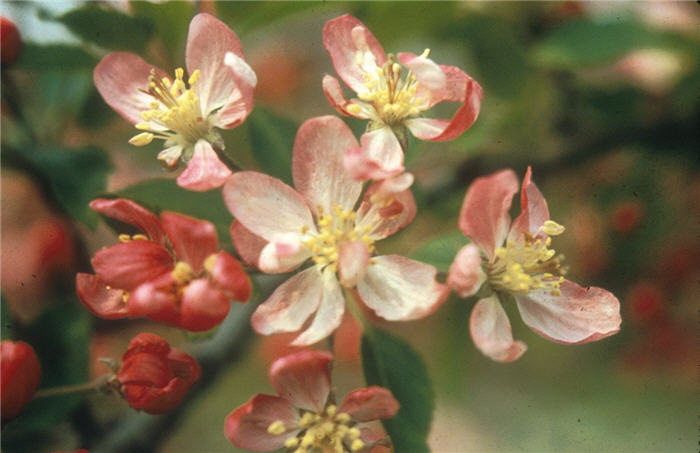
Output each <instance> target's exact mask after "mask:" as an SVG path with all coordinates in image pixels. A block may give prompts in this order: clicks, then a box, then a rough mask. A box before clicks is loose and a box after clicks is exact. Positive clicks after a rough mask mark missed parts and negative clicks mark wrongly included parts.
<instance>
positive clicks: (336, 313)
mask: <svg viewBox="0 0 700 453" xmlns="http://www.w3.org/2000/svg"><path fill="white" fill-rule="evenodd" d="M321 278H322V281H323V294H322V296H321V304H320V305H319V307H318V310H316V314H315V315H314V317H313V320H312V321H311V325H310V326H309V327H308V328H307V329H306V330H305V331H303V332H302V333H301V335H299V336H298V337H296V338H295V339H294V341H292V342H291V343H290V344H291V345H292V346H308V345H311V344H314V343H316V342H318V341H321V340H323V339H324V338H326V337H327V336H328V335H330V334H331V333H333V331H334V330H335V329H337V328H338V326H340V323H341V322H342V320H343V313H344V312H345V298H344V297H343V291H342V289H341V288H340V284H339V283H338V279H337V278H336V276H335V272H332V271H330V270H329V269H326V270H325V271H324V272H323V275H322V277H321Z"/></svg>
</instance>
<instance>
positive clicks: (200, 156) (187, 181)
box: [177, 140, 231, 192]
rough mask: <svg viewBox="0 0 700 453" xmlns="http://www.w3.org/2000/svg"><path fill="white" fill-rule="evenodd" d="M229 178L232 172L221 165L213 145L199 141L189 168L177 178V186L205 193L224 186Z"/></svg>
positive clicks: (188, 164)
mask: <svg viewBox="0 0 700 453" xmlns="http://www.w3.org/2000/svg"><path fill="white" fill-rule="evenodd" d="M229 176H231V170H229V169H228V167H226V165H224V164H223V163H221V161H220V160H219V157H218V156H217V155H216V152H215V151H214V149H213V148H212V147H211V143H209V142H208V141H206V140H199V141H198V142H197V143H196V144H195V145H194V154H192V159H190V161H189V162H188V163H187V168H186V169H185V170H184V171H183V172H182V173H180V176H178V177H177V184H178V185H179V186H180V187H183V188H185V189H189V190H194V191H198V192H203V191H205V190H211V189H216V188H217V187H221V186H223V185H224V183H225V182H226V180H227V179H228V177H229Z"/></svg>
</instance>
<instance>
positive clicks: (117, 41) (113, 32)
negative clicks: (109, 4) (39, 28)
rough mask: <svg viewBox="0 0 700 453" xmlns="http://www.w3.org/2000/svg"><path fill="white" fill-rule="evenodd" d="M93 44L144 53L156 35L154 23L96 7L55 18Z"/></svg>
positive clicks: (69, 12) (79, 9)
mask: <svg viewBox="0 0 700 453" xmlns="http://www.w3.org/2000/svg"><path fill="white" fill-rule="evenodd" d="M54 20H56V21H57V22H60V23H62V24H63V25H65V26H66V27H68V29H69V30H70V31H72V32H73V33H75V34H76V35H78V36H79V37H80V38H82V39H84V40H85V41H88V42H90V43H93V44H96V45H98V46H100V47H104V48H105V49H111V50H133V51H139V50H143V49H144V48H145V47H146V44H148V41H149V40H150V39H151V36H152V35H153V28H154V27H153V25H152V24H151V22H150V21H148V20H146V19H143V18H139V17H131V16H129V15H127V14H124V13H121V12H119V11H116V10H108V9H104V8H100V7H98V6H95V5H86V6H84V7H82V8H78V9H74V10H72V11H68V12H67V13H65V14H63V15H61V16H59V17H56V18H54Z"/></svg>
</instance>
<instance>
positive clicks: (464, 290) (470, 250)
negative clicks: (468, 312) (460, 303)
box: [447, 244, 486, 297]
mask: <svg viewBox="0 0 700 453" xmlns="http://www.w3.org/2000/svg"><path fill="white" fill-rule="evenodd" d="M485 280H486V274H485V273H484V271H483V269H481V252H480V251H479V247H477V246H476V245H474V244H467V245H465V246H464V247H462V249H461V250H460V251H459V253H457V256H456V257H455V260H454V262H453V263H452V265H451V266H450V272H449V274H448V275H447V285H448V286H449V287H450V289H452V290H453V291H455V292H456V293H457V294H459V296H460V297H469V296H472V295H474V294H476V292H477V291H478V290H479V288H481V285H482V284H483V283H484V281H485Z"/></svg>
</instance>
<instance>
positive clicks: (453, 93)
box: [416, 65, 483, 107]
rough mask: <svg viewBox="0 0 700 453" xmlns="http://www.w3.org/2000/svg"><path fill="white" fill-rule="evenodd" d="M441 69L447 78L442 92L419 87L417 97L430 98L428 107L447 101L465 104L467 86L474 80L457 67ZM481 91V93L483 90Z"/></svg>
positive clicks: (444, 66) (443, 66) (441, 66)
mask: <svg viewBox="0 0 700 453" xmlns="http://www.w3.org/2000/svg"><path fill="white" fill-rule="evenodd" d="M440 69H442V72H443V73H444V74H445V78H446V80H445V85H444V86H443V88H442V89H440V90H429V89H428V88H427V87H421V86H420V85H419V86H418V92H417V94H416V95H417V96H419V97H421V96H422V97H426V98H428V100H429V104H428V107H432V106H434V105H435V104H438V103H440V102H445V101H447V102H462V103H463V102H464V100H465V99H466V96H465V95H466V94H467V85H468V84H469V81H470V80H473V79H472V78H471V77H469V76H468V75H467V73H465V72H464V71H462V70H461V69H459V68H458V67H456V66H446V65H440ZM477 86H478V84H477ZM479 88H481V87H479ZM479 91H480V92H481V91H482V90H479ZM482 94H483V93H482Z"/></svg>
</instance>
